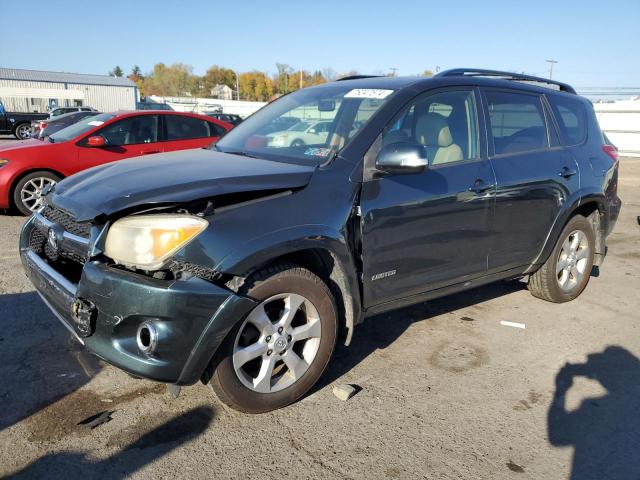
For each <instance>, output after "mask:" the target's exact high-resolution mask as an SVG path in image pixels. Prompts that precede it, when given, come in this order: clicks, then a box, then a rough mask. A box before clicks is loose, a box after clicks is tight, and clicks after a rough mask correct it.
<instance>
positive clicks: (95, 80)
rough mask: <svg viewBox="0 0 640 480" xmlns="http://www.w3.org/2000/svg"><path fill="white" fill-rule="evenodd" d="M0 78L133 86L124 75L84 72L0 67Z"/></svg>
mask: <svg viewBox="0 0 640 480" xmlns="http://www.w3.org/2000/svg"><path fill="white" fill-rule="evenodd" d="M0 80H19V81H32V82H55V83H81V84H87V85H109V86H115V87H135V86H136V84H135V83H133V82H132V81H131V80H129V79H128V78H126V77H111V76H109V75H91V74H85V73H65V72H45V71H43V70H22V69H19V68H3V67H0Z"/></svg>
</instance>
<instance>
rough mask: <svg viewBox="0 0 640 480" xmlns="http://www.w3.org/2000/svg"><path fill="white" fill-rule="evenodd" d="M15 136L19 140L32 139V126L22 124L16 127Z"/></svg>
mask: <svg viewBox="0 0 640 480" xmlns="http://www.w3.org/2000/svg"><path fill="white" fill-rule="evenodd" d="M13 134H14V135H15V136H16V138H17V139H18V140H26V139H27V138H29V137H31V125H29V124H28V123H20V124H18V125H16V128H15V129H14V130H13Z"/></svg>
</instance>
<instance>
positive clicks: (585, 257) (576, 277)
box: [556, 230, 591, 292]
mask: <svg viewBox="0 0 640 480" xmlns="http://www.w3.org/2000/svg"><path fill="white" fill-rule="evenodd" d="M590 251H591V250H590V247H589V239H588V238H587V236H586V235H585V233H584V232H582V231H581V230H574V231H572V232H571V233H570V234H569V235H568V236H567V238H566V239H565V241H564V243H563V244H562V248H561V249H560V253H559V254H558V261H557V262H556V277H557V279H558V285H559V286H560V288H561V289H562V290H563V291H565V292H569V291H571V290H573V289H574V288H576V286H577V285H579V284H580V283H581V282H582V279H583V278H584V275H585V273H587V272H586V269H587V265H588V264H589V254H590Z"/></svg>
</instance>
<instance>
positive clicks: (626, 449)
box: [547, 346, 640, 480]
mask: <svg viewBox="0 0 640 480" xmlns="http://www.w3.org/2000/svg"><path fill="white" fill-rule="evenodd" d="M576 377H585V378H588V379H591V380H594V381H596V382H598V383H599V384H600V385H601V386H602V387H603V388H604V389H605V390H606V394H604V395H601V396H599V397H591V398H586V399H584V400H583V401H582V402H581V404H580V406H579V407H578V408H577V409H575V410H571V411H569V410H568V409H567V406H566V395H567V393H568V391H569V389H570V388H571V386H572V385H573V381H574V379H575V378H576ZM547 427H548V435H549V441H550V443H551V444H552V445H554V446H557V447H563V446H572V447H573V448H574V453H573V464H572V471H571V477H570V478H572V479H575V480H578V479H580V480H584V479H591V478H593V479H604V478H611V479H613V478H615V479H617V480H624V479H634V480H637V479H639V478H640V454H639V453H638V452H639V451H640V359H638V358H637V357H636V356H634V355H633V354H632V353H631V352H629V351H628V350H626V349H624V348H622V347H620V346H609V347H607V348H605V350H604V351H602V352H598V353H592V354H590V355H588V356H587V361H586V362H585V363H581V364H569V363H567V364H565V365H564V366H563V367H562V368H561V369H560V371H559V372H558V374H557V376H556V390H555V394H554V396H553V400H552V403H551V406H550V407H549V412H548V417H547Z"/></svg>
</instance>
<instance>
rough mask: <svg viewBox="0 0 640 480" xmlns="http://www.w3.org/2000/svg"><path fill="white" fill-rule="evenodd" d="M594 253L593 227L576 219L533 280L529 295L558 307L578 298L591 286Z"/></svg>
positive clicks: (569, 225) (570, 223)
mask: <svg viewBox="0 0 640 480" xmlns="http://www.w3.org/2000/svg"><path fill="white" fill-rule="evenodd" d="M594 251H595V235H594V232H593V227H592V226H591V223H590V222H589V220H587V219H586V218H585V217H583V216H581V215H576V216H575V217H573V218H572V219H571V220H569V222H568V223H567V225H566V226H565V227H564V229H563V230H562V233H561V234H560V238H559V239H558V243H557V244H556V246H555V248H554V249H553V252H552V253H551V255H550V256H549V258H548V259H547V261H546V262H545V263H544V265H542V267H540V269H539V270H538V271H537V272H535V273H534V274H533V275H531V277H530V278H529V291H530V292H531V294H532V295H533V296H534V297H538V298H542V299H543V300H547V301H549V302H555V303H562V302H568V301H570V300H573V299H574V298H576V297H578V295H580V294H581V293H582V291H583V290H584V289H585V287H586V286H587V283H589V278H590V276H591V269H592V268H593V258H594Z"/></svg>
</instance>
